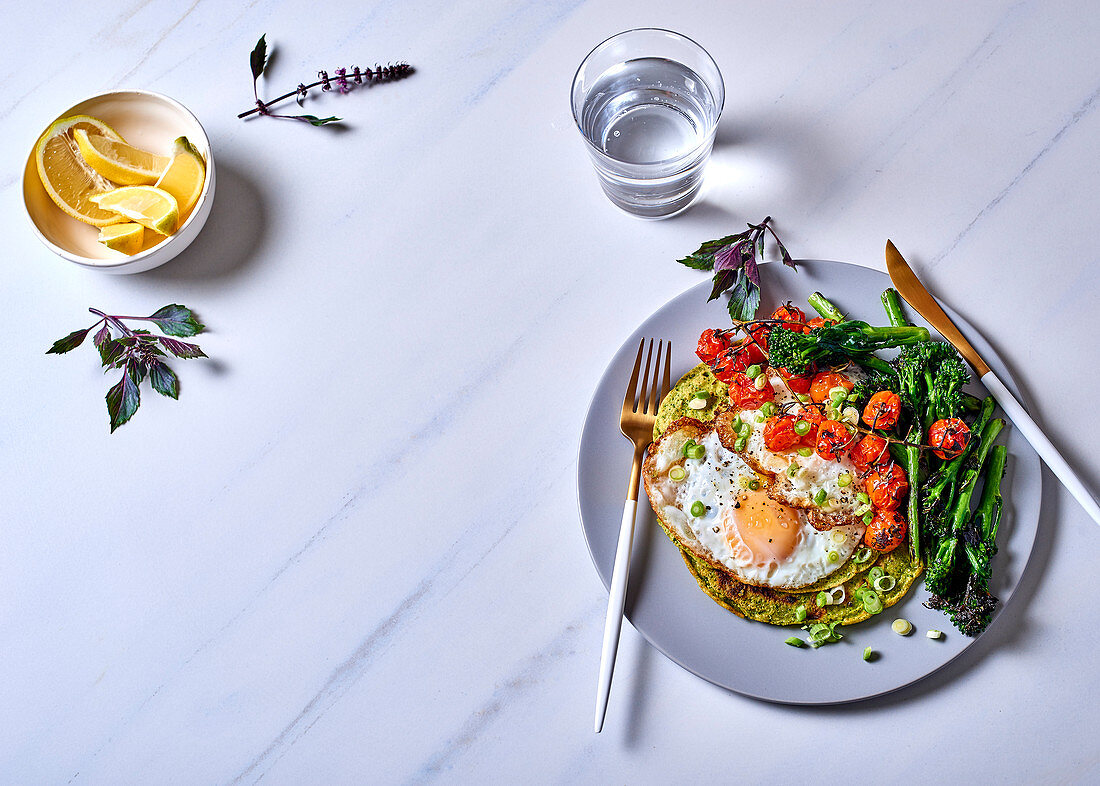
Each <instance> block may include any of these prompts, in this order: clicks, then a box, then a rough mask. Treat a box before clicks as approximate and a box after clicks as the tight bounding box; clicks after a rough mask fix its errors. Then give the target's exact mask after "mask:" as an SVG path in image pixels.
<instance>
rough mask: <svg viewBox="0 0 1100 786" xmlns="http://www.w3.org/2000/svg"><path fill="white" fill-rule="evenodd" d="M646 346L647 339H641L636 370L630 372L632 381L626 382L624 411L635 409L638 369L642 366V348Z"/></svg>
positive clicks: (635, 361) (635, 365) (635, 360)
mask: <svg viewBox="0 0 1100 786" xmlns="http://www.w3.org/2000/svg"><path fill="white" fill-rule="evenodd" d="M644 346H645V339H644V338H643V339H642V340H641V343H639V344H638V357H636V358H635V359H634V370H633V371H632V372H630V381H629V382H628V383H626V398H625V399H623V412H629V411H631V410H633V409H634V396H635V394H637V392H638V371H640V370H641V368H642V348H643V347H644Z"/></svg>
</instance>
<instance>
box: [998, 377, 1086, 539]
mask: <svg viewBox="0 0 1100 786" xmlns="http://www.w3.org/2000/svg"><path fill="white" fill-rule="evenodd" d="M982 383H983V384H984V385H985V387H986V389H987V390H988V391H989V392H990V393H991V394H992V395H993V398H995V399H997V403H998V404H1000V405H1001V409H1003V410H1004V411H1005V414H1006V415H1008V417H1009V419H1011V420H1012V422H1013V423H1014V424H1015V425H1016V428H1018V429H1020V431H1021V432H1022V433H1023V435H1024V436H1025V437H1027V441H1028V442H1030V443H1031V447H1033V448H1035V452H1036V453H1038V454H1039V456H1040V457H1042V459H1043V461H1044V462H1046V465H1047V466H1048V467H1050V471H1051V472H1053V473H1054V474H1055V475H1057V476H1058V479H1059V480H1060V481H1062V485H1064V486H1065V487H1066V488H1067V489H1069V493H1070V494H1072V495H1073V496H1074V498H1075V499H1076V500H1077V501H1078V502H1080V503H1081V506H1082V507H1083V508H1084V509H1085V510H1086V511H1087V512H1088V514H1089V515H1090V516H1092V520H1093V521H1095V522H1096V523H1097V524H1100V505H1097V504H1096V499H1095V498H1094V497H1093V496H1092V494H1090V493H1089V490H1088V489H1087V488H1085V484H1084V483H1082V482H1081V479H1080V478H1079V477H1077V474H1076V473H1075V472H1074V471H1073V470H1072V469H1070V466H1069V464H1067V463H1066V460H1065V459H1064V458H1062V454H1061V453H1059V452H1058V450H1057V448H1055V447H1054V445H1052V444H1051V442H1050V440H1049V439H1047V436H1046V434H1044V433H1043V432H1042V431H1041V430H1040V429H1039V427H1038V426H1037V425H1036V424H1035V421H1034V420H1032V419H1031V416H1030V415H1028V414H1027V412H1026V411H1025V410H1024V408H1023V407H1022V406H1021V405H1020V402H1019V401H1017V400H1016V398H1015V397H1014V396H1013V395H1012V394H1011V393H1010V392H1009V390H1008V388H1006V387H1005V386H1004V383H1003V382H1001V380H999V379H997V375H996V374H994V373H993V372H992V371H990V372H989V373H988V374H986V375H985V376H984V377H982Z"/></svg>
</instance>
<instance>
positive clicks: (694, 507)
mask: <svg viewBox="0 0 1100 786" xmlns="http://www.w3.org/2000/svg"><path fill="white" fill-rule="evenodd" d="M706 512H707V506H706V505H704V504H703V502H702V500H698V499H697V500H695V501H694V502H692V503H691V515H693V516H695V518H699V517H700V516H702V515H703V514H704V513H706Z"/></svg>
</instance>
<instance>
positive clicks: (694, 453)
mask: <svg viewBox="0 0 1100 786" xmlns="http://www.w3.org/2000/svg"><path fill="white" fill-rule="evenodd" d="M705 455H707V449H706V448H705V447H703V446H702V445H693V446H692V448H691V453H689V454H688V458H691V459H701V458H703V456H705Z"/></svg>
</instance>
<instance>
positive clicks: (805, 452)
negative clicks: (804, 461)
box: [798, 448, 814, 458]
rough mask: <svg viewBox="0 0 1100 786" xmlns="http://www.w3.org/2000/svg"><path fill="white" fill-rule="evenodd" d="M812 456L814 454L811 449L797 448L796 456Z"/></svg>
mask: <svg viewBox="0 0 1100 786" xmlns="http://www.w3.org/2000/svg"><path fill="white" fill-rule="evenodd" d="M813 454H814V449H813V448H799V449H798V455H800V456H802V458H809V457H810V456H812V455H813Z"/></svg>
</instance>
